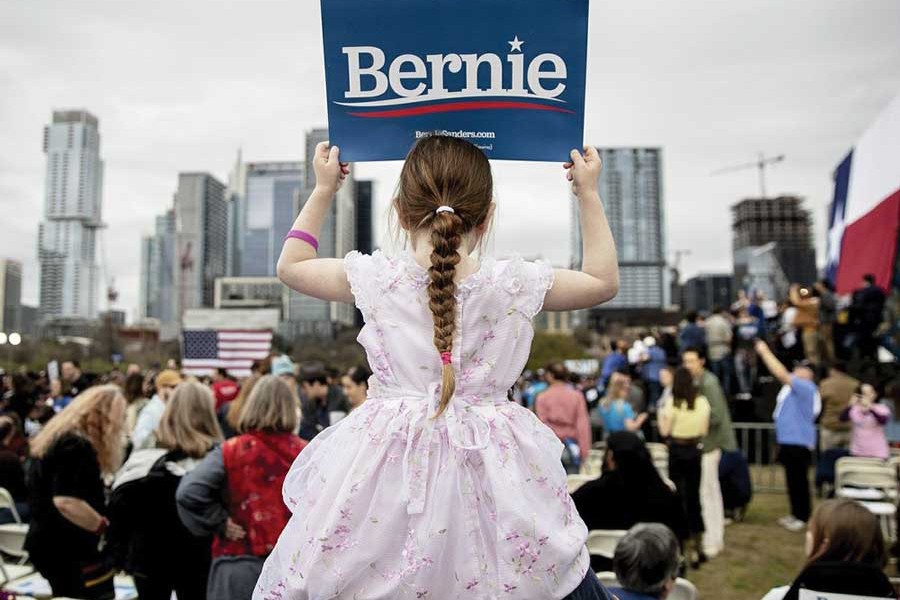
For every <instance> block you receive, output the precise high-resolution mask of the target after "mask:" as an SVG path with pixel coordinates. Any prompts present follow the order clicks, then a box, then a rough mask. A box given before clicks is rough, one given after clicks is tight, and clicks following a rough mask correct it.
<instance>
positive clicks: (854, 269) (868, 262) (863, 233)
mask: <svg viewBox="0 0 900 600" xmlns="http://www.w3.org/2000/svg"><path fill="white" fill-rule="evenodd" d="M898 226H900V190H897V191H895V192H894V193H892V194H891V195H890V196H888V197H887V198H885V199H884V200H882V201H881V202H879V203H878V204H877V205H876V206H875V208H873V209H872V210H870V211H869V212H868V213H866V214H865V215H864V216H862V217H860V218H859V219H857V220H856V221H853V222H852V223H850V224H849V225H847V228H846V229H845V230H844V237H843V238H842V240H841V261H840V262H839V263H838V272H837V282H836V284H837V285H836V287H837V292H838V293H839V294H849V293H850V292H852V291H853V290H855V289H858V288H860V287H862V278H863V275H865V274H866V273H872V274H873V275H875V282H876V284H877V285H878V286H879V287H880V288H882V289H885V290H887V289H890V284H891V276H892V274H893V272H894V257H895V256H896V250H897V227H898Z"/></svg>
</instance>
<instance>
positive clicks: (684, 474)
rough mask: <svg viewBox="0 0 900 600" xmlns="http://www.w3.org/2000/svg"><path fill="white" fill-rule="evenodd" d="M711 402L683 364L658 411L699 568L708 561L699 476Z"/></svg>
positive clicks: (694, 561)
mask: <svg viewBox="0 0 900 600" xmlns="http://www.w3.org/2000/svg"><path fill="white" fill-rule="evenodd" d="M709 415H710V406H709V401H708V400H707V399H706V398H705V397H704V396H701V395H699V393H698V391H697V386H696V385H695V384H694V378H693V376H692V375H691V372H690V371H688V370H687V369H685V368H684V367H680V368H678V369H677V370H676V371H675V377H674V379H673V383H672V395H671V397H669V398H668V399H667V400H666V403H665V404H664V405H663V406H662V408H661V409H660V411H659V434H660V435H661V436H662V437H663V438H668V446H669V477H671V478H672V481H673V482H674V483H675V487H676V489H678V493H679V494H680V495H681V501H682V504H683V506H684V510H685V512H686V513H687V517H688V527H689V528H690V532H691V540H690V541H691V544H690V546H691V548H690V552H689V558H690V560H691V563H692V566H693V567H694V568H697V567H698V566H699V564H700V563H701V562H703V561H704V560H705V558H706V557H705V556H704V555H703V544H702V540H701V539H700V537H701V535H702V534H703V530H704V529H703V512H702V510H701V508H700V475H701V472H702V460H703V444H702V440H703V438H704V437H705V436H706V434H707V433H708V432H709Z"/></svg>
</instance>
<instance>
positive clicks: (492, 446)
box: [253, 252, 589, 600]
mask: <svg viewBox="0 0 900 600" xmlns="http://www.w3.org/2000/svg"><path fill="white" fill-rule="evenodd" d="M344 265H345V269H346V272H347V277H348V280H349V282H350V286H351V290H352V292H353V296H354V298H355V300H356V305H357V307H359V309H360V310H361V311H362V314H363V317H364V318H365V326H364V327H363V329H362V331H361V332H360V334H359V338H358V339H359V342H360V343H361V344H362V345H363V347H364V348H365V350H366V354H367V356H368V360H369V364H370V365H371V367H372V371H373V376H372V379H371V380H370V387H369V397H368V399H367V401H366V402H365V403H364V404H363V405H362V406H361V407H360V408H358V409H357V410H355V411H353V412H352V413H351V414H350V415H349V416H348V417H346V418H345V419H343V420H341V421H340V422H339V423H337V424H336V425H334V426H332V427H330V428H328V429H326V430H325V431H323V432H322V433H320V434H319V435H318V436H317V437H316V438H315V439H314V440H313V441H312V442H311V443H310V444H309V446H307V447H306V449H305V450H304V451H303V452H302V453H301V454H300V455H299V456H298V458H297V460H296V461H295V462H294V465H293V466H292V467H291V470H290V472H289V474H288V476H287V479H286V480H285V483H284V490H283V496H284V501H285V503H286V504H287V506H288V507H289V508H290V510H291V512H292V513H293V516H292V517H291V519H290V522H289V523H288V525H287V527H286V528H285V529H284V531H283V532H282V534H281V537H280V538H279V540H278V544H277V545H276V547H275V549H274V551H273V552H272V554H271V555H270V556H269V558H268V560H267V561H266V564H265V567H264V568H263V572H262V575H261V577H260V579H259V583H258V584H257V586H256V591H255V593H254V596H253V597H254V599H255V600H276V599H278V600H287V599H292V600H293V599H306V598H310V599H315V600H324V599H327V598H348V599H359V600H363V599H376V598H383V599H388V598H390V599H401V598H419V599H422V598H425V599H428V600H435V599H436V600H443V599H455V598H464V599H466V600H479V599H481V600H487V599H495V598H515V599H534V600H545V599H548V598H563V597H565V596H566V595H567V594H569V593H570V592H572V590H574V589H575V588H576V587H577V586H578V585H579V584H580V583H581V581H582V580H583V579H584V577H585V574H586V572H587V570H588V565H589V557H588V553H587V550H586V548H585V545H584V543H585V539H586V537H587V529H586V527H585V525H584V523H583V522H582V520H581V518H579V516H578V513H577V512H576V510H575V507H574V504H573V503H572V500H571V498H570V496H569V494H568V493H567V491H566V474H565V471H564V470H563V467H562V464H561V462H560V456H561V454H562V450H563V448H562V444H561V443H560V441H559V440H558V439H557V437H556V436H555V435H554V434H553V432H552V431H551V430H550V429H549V428H548V427H546V426H545V425H544V424H543V423H541V422H540V421H539V420H538V419H537V418H536V417H535V416H534V414H533V413H531V412H530V411H528V410H526V409H525V408H523V407H521V406H519V405H518V404H516V403H514V402H510V401H509V400H507V390H508V389H509V388H510V387H511V386H512V385H513V383H514V382H515V380H516V378H517V377H518V376H519V374H520V373H521V372H522V369H523V367H524V365H525V362H526V361H527V359H528V355H529V352H530V349H531V341H532V338H533V335H534V332H533V329H532V325H531V320H532V318H533V317H534V316H535V314H537V312H538V311H540V309H541V306H542V305H543V301H544V295H545V294H546V292H547V290H548V289H549V288H550V286H551V285H552V284H553V271H552V269H551V268H550V267H549V266H548V265H546V264H544V263H541V262H526V261H524V260H522V259H521V258H514V259H511V260H496V261H495V260H492V259H485V260H483V261H482V263H481V267H480V269H479V270H478V271H477V272H475V273H474V274H472V275H470V276H469V277H467V278H465V279H464V280H462V281H461V282H460V283H459V285H458V286H457V319H458V322H457V332H456V337H455V339H454V344H453V362H452V364H453V366H454V368H455V369H456V379H457V386H456V393H455V394H454V397H453V399H452V400H451V402H450V404H449V406H448V407H447V409H446V410H445V411H444V413H442V414H441V415H440V416H439V417H437V418H433V415H434V414H435V412H436V409H437V405H438V402H439V397H440V381H441V360H440V356H439V354H438V352H437V350H435V348H434V345H433V343H432V332H433V326H432V316H431V312H430V311H429V308H428V297H427V291H426V286H427V285H428V280H429V279H428V274H427V272H426V270H425V269H423V268H422V267H421V266H419V265H418V264H416V263H415V261H414V260H413V258H412V256H411V255H410V254H408V253H407V254H404V255H402V256H400V257H397V258H389V257H387V256H386V255H384V254H382V253H381V252H375V253H374V254H373V255H371V256H370V255H364V254H360V253H358V252H351V253H350V254H348V255H347V257H346V258H345V260H344Z"/></svg>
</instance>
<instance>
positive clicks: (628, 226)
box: [570, 148, 668, 309]
mask: <svg viewBox="0 0 900 600" xmlns="http://www.w3.org/2000/svg"><path fill="white" fill-rule="evenodd" d="M597 151H598V152H599V153H600V158H601V160H602V161H603V173H602V174H601V176H600V183H599V191H600V198H602V200H603V205H604V207H605V209H606V217H607V219H608V220H609V226H610V229H611V230H612V234H613V237H614V238H615V241H616V251H617V252H618V257H619V282H620V285H619V294H618V296H616V298H615V299H614V300H612V301H611V302H608V303H607V304H604V305H602V306H601V307H600V308H601V309H605V308H615V309H623V308H642V309H662V308H664V307H665V306H666V304H667V296H668V290H667V289H666V285H665V270H666V246H665V236H664V231H665V218H664V212H663V201H662V150H661V149H659V148H597ZM570 239H571V246H572V247H571V252H572V260H571V263H572V267H573V268H580V267H581V258H582V256H581V225H580V222H579V216H578V202H577V201H575V200H574V199H573V202H572V230H571V236H570Z"/></svg>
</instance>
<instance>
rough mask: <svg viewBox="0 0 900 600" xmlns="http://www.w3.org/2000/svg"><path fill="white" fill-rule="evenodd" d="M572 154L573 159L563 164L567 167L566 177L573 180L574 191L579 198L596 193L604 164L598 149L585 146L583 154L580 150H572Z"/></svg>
mask: <svg viewBox="0 0 900 600" xmlns="http://www.w3.org/2000/svg"><path fill="white" fill-rule="evenodd" d="M570 156H571V157H572V160H571V161H569V162H567V163H565V164H563V168H564V169H566V179H568V180H569V181H571V182H572V192H573V193H574V194H575V196H577V197H578V198H583V197H585V196H587V195H588V194H591V193H596V192H597V180H598V179H599V177H600V169H601V166H602V165H601V161H600V155H599V154H597V149H596V148H594V147H593V146H585V147H584V154H583V155H582V153H581V152H579V151H578V150H572V152H571V153H570Z"/></svg>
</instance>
